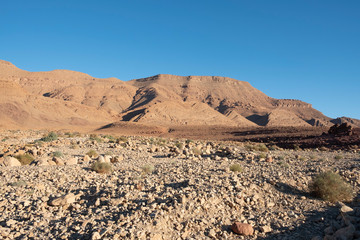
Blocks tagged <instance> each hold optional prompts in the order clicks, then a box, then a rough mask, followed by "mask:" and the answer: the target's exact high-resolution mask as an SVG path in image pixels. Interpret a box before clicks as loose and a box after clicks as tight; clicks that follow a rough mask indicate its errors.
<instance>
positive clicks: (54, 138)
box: [40, 132, 58, 142]
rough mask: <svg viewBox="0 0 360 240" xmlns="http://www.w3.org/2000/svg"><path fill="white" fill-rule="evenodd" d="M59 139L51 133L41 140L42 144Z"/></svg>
mask: <svg viewBox="0 0 360 240" xmlns="http://www.w3.org/2000/svg"><path fill="white" fill-rule="evenodd" d="M57 139H58V135H57V134H56V133H54V132H50V133H49V134H48V135H47V136H44V137H42V138H40V141H42V142H51V141H55V140H57Z"/></svg>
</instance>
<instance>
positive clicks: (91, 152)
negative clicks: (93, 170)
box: [86, 149, 99, 158]
mask: <svg viewBox="0 0 360 240" xmlns="http://www.w3.org/2000/svg"><path fill="white" fill-rule="evenodd" d="M86 155H88V156H89V157H91V158H96V157H97V156H99V154H98V153H97V152H96V151H95V150H93V149H91V150H90V151H88V152H87V153H86Z"/></svg>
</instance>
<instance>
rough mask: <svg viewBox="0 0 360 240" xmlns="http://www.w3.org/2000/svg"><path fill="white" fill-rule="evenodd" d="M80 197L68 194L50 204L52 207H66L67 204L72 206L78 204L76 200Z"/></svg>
mask: <svg viewBox="0 0 360 240" xmlns="http://www.w3.org/2000/svg"><path fill="white" fill-rule="evenodd" d="M77 197H78V196H76V195H74V194H73V193H68V194H66V195H64V196H62V197H58V198H55V199H53V200H51V201H49V202H48V204H49V205H50V206H65V205H67V204H71V203H74V202H76V198H77Z"/></svg>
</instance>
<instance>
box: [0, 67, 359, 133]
mask: <svg viewBox="0 0 360 240" xmlns="http://www.w3.org/2000/svg"><path fill="white" fill-rule="evenodd" d="M0 81H1V91H2V94H1V98H0V108H1V110H2V111H1V119H0V126H2V127H3V128H6V127H25V128H39V127H51V128H53V127H55V128H56V127H57V128H59V127H60V128H63V127H77V126H79V125H81V126H82V127H90V126H91V127H93V126H97V127H100V126H104V125H108V124H110V123H116V122H138V123H141V124H145V125H149V126H166V127H170V126H189V125H192V126H196V125H198V126H204V125H219V126H233V127H258V126H271V127H279V126H282V127H284V126H295V127H309V126H331V125H332V124H333V122H334V121H337V120H332V119H330V118H328V117H326V116H324V115H323V114H322V113H321V112H319V111H317V110H315V109H313V108H312V107H311V105H310V104H308V103H304V102H302V101H299V100H284V99H274V98H271V97H269V96H267V95H265V94H264V93H262V92H261V91H259V90H257V89H255V88H254V87H252V86H251V85H250V84H249V83H248V82H243V81H238V80H235V79H231V78H226V77H206V76H188V77H181V76H174V75H165V74H160V75H156V76H153V77H149V78H143V79H136V80H132V81H128V82H124V81H121V80H119V79H116V78H107V79H99V78H94V77H91V76H89V75H87V74H84V73H80V72H74V71H68V70H54V71H50V72H28V71H25V70H21V69H19V68H17V67H16V66H14V65H13V64H11V63H9V62H6V61H0ZM342 119H343V120H344V121H345V119H346V118H342ZM346 121H347V122H350V123H351V124H353V125H355V126H360V123H359V121H358V120H351V119H347V120H346Z"/></svg>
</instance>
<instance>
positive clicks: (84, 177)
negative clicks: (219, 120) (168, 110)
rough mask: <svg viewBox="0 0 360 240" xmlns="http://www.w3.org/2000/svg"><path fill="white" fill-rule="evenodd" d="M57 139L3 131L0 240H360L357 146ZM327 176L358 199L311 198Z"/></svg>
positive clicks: (65, 135)
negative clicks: (317, 181) (317, 180)
mask: <svg viewBox="0 0 360 240" xmlns="http://www.w3.org/2000/svg"><path fill="white" fill-rule="evenodd" d="M51 134H52V135H51ZM51 134H49V132H47V131H44V130H41V131H34V130H23V131H17V130H3V131H1V132H0V150H1V152H0V164H1V168H0V213H1V214H0V239H151V240H155V239H156V240H161V239H162V240H167V239H312V240H318V239H328V240H330V239H360V195H359V190H360V168H359V167H360V154H359V151H358V150H356V149H351V150H329V149H323V148H313V149H301V148H297V149H292V150H289V149H282V148H279V147H277V146H276V145H270V144H267V145H265V144H260V143H251V142H231V141H215V140H213V141H205V140H190V139H171V138H159V137H140V136H128V137H124V136H113V135H109V134H108V135H105V134H88V133H74V132H62V131H57V132H55V133H51ZM49 136H50V137H52V138H46V137H49ZM98 162H102V163H106V164H107V166H108V167H110V168H111V169H107V170H108V172H104V173H100V172H97V171H94V170H96V169H94V164H95V163H98ZM326 170H333V171H334V172H336V173H339V174H340V175H341V176H342V177H343V178H344V180H345V181H346V182H347V183H348V184H350V185H351V188H352V191H353V199H352V200H351V201H348V202H329V201H324V200H322V199H319V198H316V197H314V196H313V195H311V194H310V191H309V184H310V183H311V181H312V179H313V178H314V176H316V175H317V174H319V173H321V172H323V171H326ZM234 223H235V224H234ZM236 223H237V224H238V223H241V224H238V225H237V226H235V225H236ZM239 233H240V234H239Z"/></svg>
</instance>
